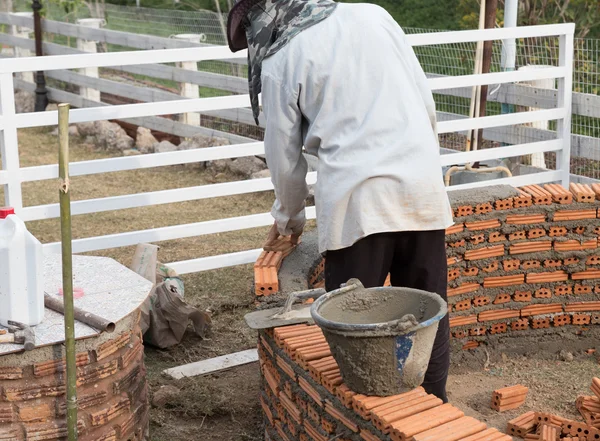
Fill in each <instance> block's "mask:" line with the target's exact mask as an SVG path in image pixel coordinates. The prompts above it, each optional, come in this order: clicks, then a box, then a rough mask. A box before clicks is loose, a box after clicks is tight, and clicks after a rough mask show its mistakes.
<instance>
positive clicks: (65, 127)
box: [58, 104, 77, 441]
mask: <svg viewBox="0 0 600 441" xmlns="http://www.w3.org/2000/svg"><path fill="white" fill-rule="evenodd" d="M58 141H59V151H58V176H59V179H60V191H59V197H60V232H61V243H62V276H63V277H62V278H63V300H64V311H65V312H64V316H65V351H66V359H67V430H68V432H67V433H68V440H69V441H76V440H77V366H76V364H75V317H74V312H73V252H72V247H71V193H69V190H70V188H69V187H70V183H69V105H68V104H60V105H59V106H58Z"/></svg>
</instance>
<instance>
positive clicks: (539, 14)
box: [458, 0, 600, 37]
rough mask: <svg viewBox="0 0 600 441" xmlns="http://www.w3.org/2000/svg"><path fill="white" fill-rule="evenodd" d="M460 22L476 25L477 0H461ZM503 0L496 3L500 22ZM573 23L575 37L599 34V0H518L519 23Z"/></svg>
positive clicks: (466, 24)
mask: <svg viewBox="0 0 600 441" xmlns="http://www.w3.org/2000/svg"><path fill="white" fill-rule="evenodd" d="M458 10H459V14H460V17H461V19H460V24H461V27H463V28H468V29H472V28H476V27H477V24H478V21H479V0H460V2H459V5H458ZM503 11H504V0H500V1H499V3H498V13H497V21H498V24H499V25H502V24H503ZM570 22H572V23H575V24H576V26H577V29H576V33H577V36H578V37H600V2H599V1H598V0H522V1H519V19H518V24H519V25H520V26H527V25H538V24H550V23H570Z"/></svg>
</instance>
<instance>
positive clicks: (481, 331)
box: [469, 325, 487, 337]
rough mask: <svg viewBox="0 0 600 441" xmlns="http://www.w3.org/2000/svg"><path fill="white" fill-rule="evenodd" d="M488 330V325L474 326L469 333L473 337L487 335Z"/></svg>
mask: <svg viewBox="0 0 600 441" xmlns="http://www.w3.org/2000/svg"><path fill="white" fill-rule="evenodd" d="M486 332H487V327H486V326H483V325H478V326H473V327H472V328H471V329H469V335H470V336H471V337H480V336H483V335H485V333H486Z"/></svg>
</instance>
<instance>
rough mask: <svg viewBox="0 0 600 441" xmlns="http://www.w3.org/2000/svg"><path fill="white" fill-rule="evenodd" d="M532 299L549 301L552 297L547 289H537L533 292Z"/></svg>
mask: <svg viewBox="0 0 600 441" xmlns="http://www.w3.org/2000/svg"><path fill="white" fill-rule="evenodd" d="M533 297H535V298H536V299H549V298H551V297H552V291H550V289H549V288H539V289H536V290H535V293H534V294H533Z"/></svg>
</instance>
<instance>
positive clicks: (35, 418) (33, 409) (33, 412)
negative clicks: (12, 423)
mask: <svg viewBox="0 0 600 441" xmlns="http://www.w3.org/2000/svg"><path fill="white" fill-rule="evenodd" d="M17 409H18V416H19V420H20V421H24V422H27V423H33V422H42V421H45V420H48V419H49V418H51V417H53V416H54V410H53V409H52V408H50V405H49V404H48V403H35V404H33V403H32V404H19V405H18V406H17Z"/></svg>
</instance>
